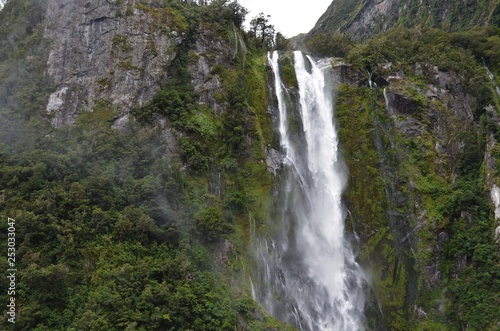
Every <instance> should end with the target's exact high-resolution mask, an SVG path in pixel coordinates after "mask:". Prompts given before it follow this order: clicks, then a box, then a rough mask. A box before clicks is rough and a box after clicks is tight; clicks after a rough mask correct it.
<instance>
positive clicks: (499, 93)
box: [481, 58, 500, 97]
mask: <svg viewBox="0 0 500 331" xmlns="http://www.w3.org/2000/svg"><path fill="white" fill-rule="evenodd" d="M481 59H482V60H483V66H484V68H485V69H486V73H487V74H488V77H489V78H490V81H491V83H492V84H493V87H494V88H495V91H496V92H497V95H498V96H499V97H500V87H498V86H497V83H496V80H495V76H494V75H493V73H492V72H491V70H490V68H488V67H487V66H486V61H485V60H484V58H481Z"/></svg>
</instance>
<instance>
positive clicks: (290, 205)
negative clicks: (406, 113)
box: [257, 52, 365, 331]
mask: <svg viewBox="0 0 500 331" xmlns="http://www.w3.org/2000/svg"><path fill="white" fill-rule="evenodd" d="M278 59H279V54H278V53H277V52H274V53H273V54H272V55H271V54H269V63H270V64H271V67H272V69H273V72H274V78H275V79H274V83H275V90H276V97H277V100H278V108H279V132H280V137H281V145H282V149H283V152H284V154H285V155H286V161H285V169H284V172H285V177H286V178H285V181H284V187H283V189H282V190H281V192H280V195H281V197H282V200H283V203H282V206H281V208H282V210H281V214H280V218H281V223H280V224H281V227H282V231H281V232H280V234H278V235H277V236H276V237H277V239H276V244H274V242H273V245H272V246H269V244H267V245H264V244H261V245H260V246H259V248H258V251H259V253H258V254H259V256H260V261H261V264H262V265H263V266H265V267H264V268H265V272H263V273H264V274H265V276H264V277H260V279H261V280H262V281H263V282H264V283H263V284H259V286H260V287H261V288H266V290H261V291H258V292H259V293H260V294H259V293H257V296H258V300H259V301H260V302H261V303H262V304H263V305H264V306H265V307H266V308H267V309H268V311H270V312H271V313H272V314H275V316H277V317H278V318H281V319H284V320H286V321H288V322H290V323H293V324H296V325H297V326H298V327H299V328H300V329H301V330H311V331H312V330H319V331H327V330H329V331H332V330H335V331H347V330H349V331H353V330H363V329H364V327H363V310H364V303H365V298H364V285H365V277H364V273H363V270H362V269H361V268H360V267H359V265H358V264H357V263H356V261H355V255H354V253H353V251H352V249H351V247H350V245H349V243H348V241H347V240H346V238H345V233H344V220H345V210H344V208H343V206H342V203H341V194H342V191H343V189H344V186H345V173H344V172H343V169H344V168H343V164H342V163H341V162H340V160H339V159H338V137H337V130H336V128H335V125H334V122H333V101H332V91H333V86H332V82H331V79H330V80H329V79H328V74H327V73H328V72H329V69H330V67H329V63H328V61H320V62H318V63H316V62H315V61H314V60H313V59H312V58H310V57H308V56H304V55H303V54H302V53H301V52H295V53H294V68H295V73H296V78H297V82H298V96H297V98H298V102H296V105H295V107H293V109H291V107H289V106H287V102H286V100H288V99H289V98H290V97H291V96H290V94H289V91H288V90H287V89H286V87H285V86H284V84H283V83H282V80H281V76H280V70H279V64H278ZM297 113H298V117H299V120H300V124H301V125H299V126H296V125H294V126H291V125H290V123H289V120H291V118H290V117H289V116H291V114H297ZM294 120H295V121H296V120H297V119H294ZM292 127H293V128H295V130H297V127H299V128H300V129H299V130H300V132H294V131H292V130H290V128H292ZM297 135H298V136H300V138H296V137H297ZM264 242H266V241H262V243H264ZM266 243H267V242H266ZM269 293H272V294H269ZM273 295H274V296H273ZM282 301H284V302H282Z"/></svg>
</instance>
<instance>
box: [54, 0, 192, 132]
mask: <svg viewBox="0 0 500 331" xmlns="http://www.w3.org/2000/svg"><path fill="white" fill-rule="evenodd" d="M137 3H138V1H136V0H126V1H113V0H98V1H94V2H91V1H86V0H74V1H63V0H50V1H49V4H48V9H47V13H46V20H47V27H46V29H45V36H46V37H47V38H49V39H50V40H51V43H52V46H51V51H50V56H49V59H48V63H47V65H48V72H49V74H50V75H51V76H52V77H53V79H54V81H55V83H56V85H57V90H56V91H55V92H54V93H53V94H52V95H51V96H50V98H49V101H48V104H47V108H46V110H47V113H49V114H50V115H52V125H53V126H55V127H60V126H62V125H64V124H71V123H73V122H74V121H75V120H76V118H77V117H78V114H79V113H80V112H81V111H82V110H92V109H93V107H94V106H95V105H96V103H98V102H100V101H103V102H107V103H111V104H112V105H113V106H114V107H116V112H117V117H119V118H120V119H121V120H120V123H118V126H120V125H123V123H124V122H125V120H124V118H126V116H127V114H128V113H129V112H130V111H131V109H133V108H134V107H137V106H141V105H143V104H144V103H146V102H147V101H148V100H150V98H151V97H152V95H153V94H154V93H155V92H156V91H157V90H158V88H159V86H158V83H159V81H161V80H162V79H164V78H165V77H164V75H165V70H164V69H165V68H166V67H167V66H168V65H169V64H170V62H171V61H172V59H173V58H174V57H175V52H174V47H175V46H176V45H178V44H179V43H181V42H182V33H180V32H178V31H175V30H173V28H172V29H169V28H166V26H167V27H168V26H171V25H168V24H167V25H165V24H162V25H161V28H160V25H159V24H158V23H159V22H158V20H160V19H162V20H168V19H169V17H168V16H165V17H156V18H155V17H154V16H153V15H151V14H149V13H148V12H147V11H146V10H141V9H138V6H137Z"/></svg>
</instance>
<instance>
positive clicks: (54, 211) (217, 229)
mask: <svg viewBox="0 0 500 331" xmlns="http://www.w3.org/2000/svg"><path fill="white" fill-rule="evenodd" d="M40 3H42V4H43V1H42V2H40ZM40 3H39V2H38V1H28V2H25V1H10V2H9V3H8V4H7V6H6V7H5V9H4V10H3V11H1V12H0V18H1V19H2V22H4V21H5V20H6V18H5V17H6V16H3V15H5V14H4V13H5V12H6V11H5V10H8V12H9V13H10V14H12V17H13V18H17V19H18V21H15V20H14V19H13V21H12V22H10V23H9V24H7V25H6V27H7V28H6V29H2V32H0V33H2V38H1V39H0V42H1V43H2V45H3V46H4V47H2V49H1V50H0V77H1V80H0V87H1V89H0V119H1V120H2V121H1V124H0V125H1V128H2V130H1V132H0V135H1V138H2V139H1V140H0V141H1V142H0V186H1V187H2V190H1V191H0V196H1V198H0V211H1V212H0V216H1V217H2V218H6V217H7V216H9V217H13V218H15V219H16V221H17V222H18V223H17V228H16V243H17V247H16V248H17V253H18V256H17V257H18V264H17V265H16V267H17V268H18V270H19V275H22V276H21V277H20V278H19V279H18V282H17V286H18V288H17V290H18V296H17V298H18V299H19V301H18V304H19V306H18V307H19V309H20V311H22V317H20V318H19V320H18V321H16V322H18V323H16V329H19V330H234V329H236V328H237V329H242V330H243V329H244V330H271V329H272V330H282V329H284V327H283V325H282V324H281V323H279V322H277V321H275V320H273V319H272V318H270V317H269V316H267V315H266V314H265V313H264V312H262V311H261V310H260V308H259V307H258V306H257V305H256V303H254V302H253V301H252V300H251V299H249V298H248V295H247V294H246V293H245V290H244V287H245V285H244V284H246V282H247V280H248V277H247V276H246V275H241V276H240V275H238V274H237V273H236V272H234V273H230V272H231V271H233V270H238V268H239V265H241V263H242V260H243V256H244V251H245V248H246V247H245V246H244V245H245V243H247V242H248V241H247V239H248V229H249V227H250V225H249V223H250V221H249V220H248V214H255V215H257V216H256V217H258V218H259V220H260V221H261V222H262V221H263V220H264V216H263V215H266V213H267V212H268V209H269V208H270V202H269V200H270V199H269V190H270V188H271V184H272V180H271V178H270V175H269V174H268V172H267V169H266V165H265V163H263V159H264V156H263V146H265V143H264V137H265V139H269V140H271V139H272V128H271V120H270V118H269V116H268V115H267V114H266V104H265V102H266V98H267V89H266V85H265V75H266V67H265V65H264V64H263V63H264V61H265V60H262V58H261V57H260V56H259V55H258V54H248V56H247V59H246V61H247V62H246V63H247V64H246V65H245V64H243V63H240V62H239V61H240V59H239V58H235V59H234V61H233V62H230V63H226V62H224V63H221V64H219V65H218V66H217V65H213V66H212V68H213V69H212V72H211V74H212V75H217V76H219V78H220V80H221V81H222V83H223V85H224V89H223V91H224V92H223V93H221V95H220V98H218V102H219V103H220V106H221V109H223V111H222V112H220V113H219V112H217V113H216V112H214V111H213V110H212V109H209V108H208V106H207V105H204V104H200V100H199V98H198V97H199V96H198V95H196V94H195V93H194V89H193V87H192V86H191V76H190V74H191V73H190V72H189V65H190V63H189V61H193V57H192V56H191V57H190V56H189V54H190V53H189V51H190V50H192V49H193V42H194V41H196V37H197V36H198V35H197V34H198V33H207V34H208V33H212V32H213V33H214V38H220V40H221V42H222V43H227V44H230V43H229V42H228V41H227V40H225V39H224V38H226V37H227V35H228V31H233V30H229V28H231V29H233V28H234V27H236V28H238V27H239V26H241V23H242V21H243V17H244V16H245V14H246V10H245V9H244V8H243V7H240V6H239V5H238V4H237V3H236V2H231V3H228V2H227V1H213V2H212V3H211V4H210V5H209V6H196V5H193V4H188V3H186V2H179V1H147V2H146V1H143V2H140V3H138V4H136V9H139V10H140V11H142V12H143V13H146V14H147V15H152V16H153V17H155V18H156V19H155V20H152V21H154V23H151V24H156V28H157V29H158V30H157V31H159V32H160V33H163V32H167V31H171V29H173V28H175V29H177V31H178V32H179V33H186V36H187V37H186V39H185V40H184V42H183V43H182V44H181V45H179V46H177V47H178V48H176V50H175V51H176V60H175V61H174V62H173V64H172V66H171V67H169V68H166V70H167V75H166V77H167V79H166V81H165V82H164V84H163V85H162V86H161V88H160V90H159V92H158V93H157V95H155V96H154V98H153V100H152V101H151V102H150V103H149V104H148V105H146V106H145V107H143V108H141V109H136V110H134V111H133V115H134V117H135V118H136V119H137V122H134V121H131V122H130V126H129V128H128V129H127V130H126V131H125V132H118V131H116V130H115V129H113V128H112V125H113V123H114V121H115V119H116V118H115V116H116V109H114V108H113V107H112V106H111V104H110V103H108V102H106V101H102V102H97V103H96V105H95V107H94V109H92V111H82V113H81V114H80V115H79V117H78V119H77V121H76V123H75V125H74V126H72V127H62V128H60V129H57V130H56V129H53V128H51V127H50V125H49V120H50V118H48V116H47V115H46V113H45V109H44V105H46V102H47V99H48V96H49V95H50V93H51V92H53V91H54V87H53V86H52V84H51V81H50V77H49V76H48V75H47V74H46V73H45V71H46V63H47V58H48V51H49V48H48V43H46V42H45V41H44V40H43V39H41V36H42V35H43V28H44V26H43V24H41V25H38V26H37V25H36V24H35V23H36V22H38V21H36V20H31V19H30V21H29V23H33V25H32V26H30V27H29V29H26V25H25V23H26V22H25V21H23V20H22V19H19V18H20V17H22V16H23V15H25V12H24V10H25V9H26V8H28V9H29V8H31V9H30V10H32V11H33V14H36V15H38V14H40V13H42V16H41V17H43V10H39V9H36V8H38V6H39V4H40ZM122 4H123V2H122ZM117 6H120V3H117ZM33 8H34V9H33ZM40 8H41V9H44V8H43V6H41V7H40ZM120 10H122V12H123V11H125V13H126V15H127V16H130V15H133V12H134V9H133V8H132V7H131V5H130V4H127V7H126V8H120ZM15 13H17V14H15ZM14 14H15V15H14ZM31 14H32V12H31V11H30V15H31ZM16 15H17V16H16ZM36 15H34V17H35V16H36ZM141 15H142V14H141ZM36 17H37V16H36ZM222 18H223V19H222ZM224 20H225V21H224ZM40 22H42V21H40ZM165 22H168V23H165ZM167 25H168V26H167ZM10 27H13V29H12V30H9V29H10ZM200 27H203V28H204V29H208V32H207V30H203V31H201V30H200ZM18 28H19V30H16V29H18ZM15 30H16V31H17V32H16V33H17V36H19V37H20V39H19V40H17V39H16V42H15V43H12V42H11V41H12V40H13V39H12V37H13V36H14V35H15V34H16V33H14V32H15ZM19 31H23V33H21V34H19V33H18V32H19ZM24 31H25V32H26V34H25V33H24ZM237 32H238V34H239V35H243V34H244V33H243V32H242V31H237ZM113 41H114V44H115V47H116V48H117V50H118V51H120V52H127V51H128V50H129V48H128V47H129V46H130V45H129V44H128V42H127V40H126V38H125V37H123V36H118V37H115V39H114V40H113ZM231 49H232V48H231ZM191 54H192V53H191ZM264 58H265V57H264ZM122 64H123V65H124V66H125V67H127V68H129V69H134V70H135V69H139V70H140V68H132V67H130V66H129V63H128V62H127V59H126V58H123V60H122ZM108 83H109V82H107V81H105V80H100V81H99V82H98V84H99V85H101V86H102V88H106V87H107V86H108V85H109V84H108ZM233 84H234V87H233V88H230V87H231V86H232V85H233ZM160 118H161V119H162V120H163V119H166V120H167V125H168V126H169V127H170V128H172V129H173V130H172V131H173V132H174V135H175V137H176V138H177V143H178V144H176V146H174V148H173V149H174V150H171V147H172V144H171V143H172V142H171V141H168V142H167V141H165V136H164V133H165V132H164V131H163V130H162V128H160V127H159V125H157V120H158V119H160ZM169 139H170V137H169ZM167 143H168V144H167ZM174 145H175V144H174ZM178 152H179V154H180V155H177V154H176V153H178ZM208 201H210V202H211V204H207V202H208ZM0 231H1V234H0V236H1V238H0V239H1V240H0V242H1V243H2V244H0V248H1V249H3V250H5V251H6V242H7V241H6V240H5V234H6V233H7V230H6V228H5V222H1V223H0ZM226 240H229V241H228V242H229V243H231V245H234V248H232V247H233V246H230V249H229V251H228V252H222V251H221V248H220V244H221V243H222V242H224V243H225V242H226ZM5 263H6V260H5V259H3V260H1V261H0V265H1V266H2V267H4V270H5V269H6V268H7V266H6V264H5ZM239 277H241V278H242V279H243V280H242V281H240V280H239V279H238V278H239ZM235 279H238V280H235ZM6 282H7V279H6V278H2V279H1V280H0V286H3V287H4V288H7V287H8V286H7V284H6ZM241 284H243V286H241ZM0 301H4V302H7V295H6V293H1V294H0ZM235 303H236V304H235ZM0 328H2V329H8V328H9V325H8V324H7V321H6V320H5V319H3V320H2V321H0Z"/></svg>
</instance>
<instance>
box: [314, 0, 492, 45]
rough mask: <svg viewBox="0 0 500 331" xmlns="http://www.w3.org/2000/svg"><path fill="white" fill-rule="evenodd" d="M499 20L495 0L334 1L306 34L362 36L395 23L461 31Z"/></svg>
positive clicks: (361, 37)
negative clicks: (337, 33) (339, 33)
mask: <svg viewBox="0 0 500 331" xmlns="http://www.w3.org/2000/svg"><path fill="white" fill-rule="evenodd" d="M499 19H500V4H499V1H498V0H485V1H481V0H467V1H459V0H445V1H441V0H409V1H402V0H354V1H351V0H334V1H332V3H331V5H330V6H329V7H328V9H327V10H326V12H325V13H324V14H323V15H322V16H321V17H320V18H319V20H318V22H317V23H316V25H315V27H314V28H313V29H312V30H311V31H310V32H309V34H308V37H313V36H315V35H318V34H327V35H333V34H335V33H336V32H341V33H347V34H350V35H352V37H353V38H354V39H366V38H368V37H369V36H371V35H373V34H376V33H379V32H384V31H387V30H389V29H390V28H392V27H394V26H396V25H402V26H405V27H416V26H420V27H423V26H428V27H435V28H441V29H444V30H446V31H463V30H466V29H469V28H471V27H472V26H476V25H479V26H488V25H495V26H496V25H498V23H499V22H500V21H499Z"/></svg>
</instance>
